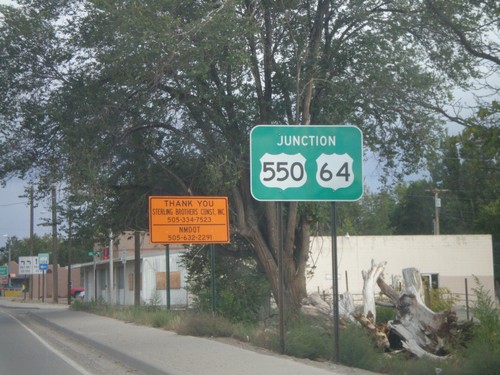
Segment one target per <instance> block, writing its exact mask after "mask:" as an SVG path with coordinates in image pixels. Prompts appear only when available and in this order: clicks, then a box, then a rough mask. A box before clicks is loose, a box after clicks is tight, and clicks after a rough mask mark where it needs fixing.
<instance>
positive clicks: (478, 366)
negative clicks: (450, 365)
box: [457, 278, 500, 375]
mask: <svg viewBox="0 0 500 375" xmlns="http://www.w3.org/2000/svg"><path fill="white" fill-rule="evenodd" d="M476 284H477V287H476V288H475V289H474V292H475V294H476V302H475V304H474V307H473V308H472V313H473V315H474V318H475V319H477V320H478V323H477V324H476V325H475V326H474V329H473V338H472V340H471V341H469V342H467V343H466V344H465V347H464V348H463V349H461V350H460V352H459V353H460V358H461V361H460V362H459V364H458V366H457V367H458V370H459V371H458V372H457V373H458V374H464V375H473V374H486V375H489V374H491V375H493V374H497V373H498V369H499V368H500V311H499V310H498V309H497V308H496V306H495V302H494V300H493V299H492V297H491V296H490V295H489V292H488V291H486V290H485V289H484V286H483V285H481V284H480V283H479V280H478V279H477V278H476Z"/></svg>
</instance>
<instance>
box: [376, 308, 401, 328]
mask: <svg viewBox="0 0 500 375" xmlns="http://www.w3.org/2000/svg"><path fill="white" fill-rule="evenodd" d="M375 309H376V310H377V322H376V323H377V325H378V324H381V323H387V322H388V321H389V320H394V319H395V318H396V309H395V308H393V307H385V306H375Z"/></svg>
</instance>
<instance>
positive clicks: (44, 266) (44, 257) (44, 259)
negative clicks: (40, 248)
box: [38, 253, 49, 271]
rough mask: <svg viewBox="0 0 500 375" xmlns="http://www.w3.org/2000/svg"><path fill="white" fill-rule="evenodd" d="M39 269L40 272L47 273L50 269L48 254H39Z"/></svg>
mask: <svg viewBox="0 0 500 375" xmlns="http://www.w3.org/2000/svg"><path fill="white" fill-rule="evenodd" d="M38 269H39V270H40V271H47V270H48V269H49V254H48V253H40V254H38Z"/></svg>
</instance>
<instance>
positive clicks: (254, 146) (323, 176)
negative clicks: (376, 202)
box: [250, 125, 363, 201]
mask: <svg viewBox="0 0 500 375" xmlns="http://www.w3.org/2000/svg"><path fill="white" fill-rule="evenodd" d="M250 175H251V192H252V195H253V197H254V198H255V199H257V200H262V201H356V200H358V199H360V198H361V196H362V195H363V136H362V133H361V131H360V130H359V129H358V128H357V127H355V126H348V125H345V126H333V125H314V126H305V125H300V126H289V125H259V126H256V127H254V128H253V129H252V131H251V133H250Z"/></svg>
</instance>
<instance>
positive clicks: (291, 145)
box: [250, 125, 363, 362]
mask: <svg viewBox="0 0 500 375" xmlns="http://www.w3.org/2000/svg"><path fill="white" fill-rule="evenodd" d="M250 178H251V182H250V184H251V186H250V190H251V193H252V195H253V197H254V198H255V199H257V200H261V201H276V202H278V203H277V204H276V206H277V211H278V212H277V217H278V227H280V228H282V223H281V220H282V209H281V202H282V201H331V202H332V214H331V221H332V276H333V277H332V278H333V285H332V290H333V300H334V301H333V315H334V332H333V337H334V361H335V362H338V361H339V316H338V315H339V304H338V269H337V233H336V225H335V221H336V202H337V201H356V200H358V199H360V198H361V196H362V195H363V135H362V133H361V131H360V130H359V129H358V128H357V127H355V126H348V125H341V126H334V125H314V126H305V125H299V126H289V125H259V126H256V127H254V128H253V129H252V131H251V132H250ZM280 238H281V243H280V250H279V253H280V254H279V258H278V270H279V279H280V282H279V284H280V291H279V294H280V298H279V299H280V301H279V305H280V346H281V352H282V353H283V352H284V351H285V342H284V327H283V320H284V319H283V310H284V308H283V293H284V292H283V288H284V286H283V243H282V242H283V233H282V229H280Z"/></svg>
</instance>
